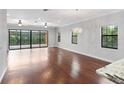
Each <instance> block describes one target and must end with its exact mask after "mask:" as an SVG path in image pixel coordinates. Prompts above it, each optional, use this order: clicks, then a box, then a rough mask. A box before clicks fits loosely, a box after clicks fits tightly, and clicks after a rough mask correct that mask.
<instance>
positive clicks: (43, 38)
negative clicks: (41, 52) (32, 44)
mask: <svg viewBox="0 0 124 93" xmlns="http://www.w3.org/2000/svg"><path fill="white" fill-rule="evenodd" d="M44 46H47V32H45V31H41V32H40V47H44Z"/></svg>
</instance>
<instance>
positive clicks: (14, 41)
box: [9, 30, 20, 49]
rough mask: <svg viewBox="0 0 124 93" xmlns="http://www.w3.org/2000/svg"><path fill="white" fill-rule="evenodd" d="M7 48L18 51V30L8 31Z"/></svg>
mask: <svg viewBox="0 0 124 93" xmlns="http://www.w3.org/2000/svg"><path fill="white" fill-rule="evenodd" d="M9 44H10V46H9V48H10V49H20V30H10V31H9Z"/></svg>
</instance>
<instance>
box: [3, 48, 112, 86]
mask: <svg viewBox="0 0 124 93" xmlns="http://www.w3.org/2000/svg"><path fill="white" fill-rule="evenodd" d="M8 61H9V62H8V70H7V72H6V74H5V76H4V78H3V80H2V83H4V84H5V83H11V84H22V83H23V84H40V83H43V84H47V83H49V84H57V83H60V84H64V83H65V84H70V83H73V84H76V83H77V84H98V83H113V82H111V81H109V80H108V79H106V78H103V77H100V76H99V75H97V74H96V72H95V71H96V69H98V68H101V67H103V66H105V65H107V64H109V63H108V62H105V61H101V60H97V59H94V58H91V57H87V56H84V55H80V54H76V53H73V52H69V51H66V50H63V49H60V48H38V49H23V50H11V51H10V52H9V56H8Z"/></svg>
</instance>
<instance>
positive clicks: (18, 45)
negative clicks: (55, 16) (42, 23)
mask: <svg viewBox="0 0 124 93" xmlns="http://www.w3.org/2000/svg"><path fill="white" fill-rule="evenodd" d="M47 34H48V33H47V31H41V30H40V31H39V30H21V29H15V30H12V29H10V30H9V49H24V48H40V47H47V42H48V40H47V38H48V35H47Z"/></svg>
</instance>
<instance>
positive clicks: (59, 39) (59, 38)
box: [58, 32, 61, 42]
mask: <svg viewBox="0 0 124 93" xmlns="http://www.w3.org/2000/svg"><path fill="white" fill-rule="evenodd" d="M60 41H61V36H60V32H58V42H60Z"/></svg>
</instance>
